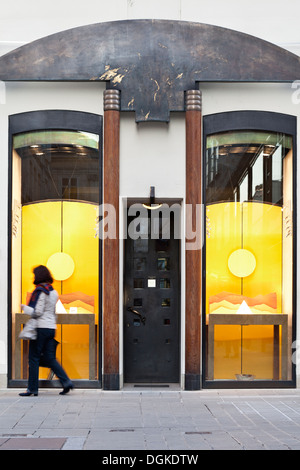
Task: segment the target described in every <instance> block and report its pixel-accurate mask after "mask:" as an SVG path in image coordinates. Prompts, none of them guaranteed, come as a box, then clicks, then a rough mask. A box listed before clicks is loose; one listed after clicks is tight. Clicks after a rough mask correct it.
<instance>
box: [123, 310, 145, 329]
mask: <svg viewBox="0 0 300 470" xmlns="http://www.w3.org/2000/svg"><path fill="white" fill-rule="evenodd" d="M127 311H128V312H131V313H133V314H134V315H138V316H139V317H140V319H141V322H142V323H143V325H145V322H146V317H143V315H142V314H141V313H140V312H138V311H137V310H135V309H134V308H132V307H127Z"/></svg>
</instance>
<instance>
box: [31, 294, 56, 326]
mask: <svg viewBox="0 0 300 470" xmlns="http://www.w3.org/2000/svg"><path fill="white" fill-rule="evenodd" d="M57 300H58V293H57V292H56V290H52V291H50V292H49V295H47V294H45V292H41V293H40V295H39V298H38V301H37V303H36V306H35V308H32V307H29V306H28V305H24V307H23V311H24V313H26V314H27V315H30V316H31V317H32V318H35V319H36V321H37V328H50V329H52V330H55V329H56V313H55V306H56V302H57Z"/></svg>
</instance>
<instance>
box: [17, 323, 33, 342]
mask: <svg viewBox="0 0 300 470" xmlns="http://www.w3.org/2000/svg"><path fill="white" fill-rule="evenodd" d="M19 338H20V339H31V340H32V339H36V338H37V331H36V319H35V318H29V320H28V322H27V323H26V324H25V326H24V328H23V330H22V331H21V333H20V334H19Z"/></svg>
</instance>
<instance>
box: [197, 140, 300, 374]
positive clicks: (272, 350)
mask: <svg viewBox="0 0 300 470" xmlns="http://www.w3.org/2000/svg"><path fill="white" fill-rule="evenodd" d="M206 146H207V149H206V166H205V168H206V175H205V176H206V178H205V181H206V203H207V207H206V228H207V231H206V234H207V236H206V320H207V321H206V323H207V325H208V330H206V331H207V342H208V367H207V375H206V378H207V379H209V380H218V379H219V380H278V379H279V380H280V379H281V380H287V379H288V378H290V377H291V364H290V363H287V357H286V355H285V354H286V351H287V350H288V349H289V348H290V347H291V327H292V299H293V290H292V279H293V237H292V233H293V232H292V226H293V169H292V167H293V164H292V161H293V148H292V137H291V136H289V135H285V134H279V133H271V132H254V131H240V132H239V131H236V132H225V133H220V134H214V135H210V136H208V137H207V141H206ZM239 253H241V254H245V253H248V254H249V256H248V258H247V259H248V260H249V263H250V262H251V263H252V264H251V269H250V265H249V266H246V265H245V263H248V261H247V259H245V257H244V258H243V260H242V259H241V260H240V262H239V259H238V256H239ZM233 254H235V256H236V257H237V259H236V260H235V263H236V266H235V268H236V269H234V270H232V269H230V267H231V265H230V262H229V260H230V259H232V256H233ZM239 263H242V264H241V265H239ZM252 268H253V269H252ZM239 315H240V317H239ZM279 315H280V316H282V317H279ZM245 318H248V320H249V321H247V325H245V324H243V320H245ZM237 319H240V320H239V321H240V324H237V323H238V321H237ZM278 319H279V320H278ZM286 321H287V322H288V328H287V329H286V327H285V322H286ZM212 324H213V325H214V327H213V330H212V328H210V325H212ZM279 325H280V326H279ZM279 331H280V332H281V333H280V334H279Z"/></svg>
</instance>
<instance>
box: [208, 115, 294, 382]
mask: <svg viewBox="0 0 300 470" xmlns="http://www.w3.org/2000/svg"><path fill="white" fill-rule="evenodd" d="M242 130H253V131H267V132H278V133H283V134H289V135H291V136H292V138H293V188H294V189H293V207H294V211H293V313H292V342H293V341H295V340H296V305H297V302H296V301H297V298H296V296H297V290H296V289H297V237H296V234H297V197H296V195H297V192H296V188H297V118H296V116H292V115H289V114H283V113H276V112H270V111H252V110H251V111H229V112H224V113H216V114H210V115H206V116H204V117H203V141H202V142H203V143H202V155H203V157H202V162H203V168H204V169H206V165H207V161H206V139H207V136H209V135H211V134H216V133H219V132H227V131H242ZM205 176H206V172H205V171H203V172H202V201H203V204H204V207H205V208H206V191H205V188H206V177H205ZM203 223H204V229H203V230H204V231H203V233H206V221H205V217H204V221H203ZM202 253H203V257H202V260H203V268H202V272H203V275H202V293H203V295H202V312H203V315H202V317H203V318H202V338H203V340H202V387H203V388H210V389H220V388H226V389H231V388H236V389H238V388H253V389H255V388H256V389H259V388H295V387H296V364H292V377H291V380H286V381H284V380H256V381H255V380H253V381H236V380H207V379H206V370H207V338H206V321H205V320H206V307H205V306H206V239H205V237H204V243H203V250H202ZM290 353H291V355H292V351H290Z"/></svg>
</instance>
